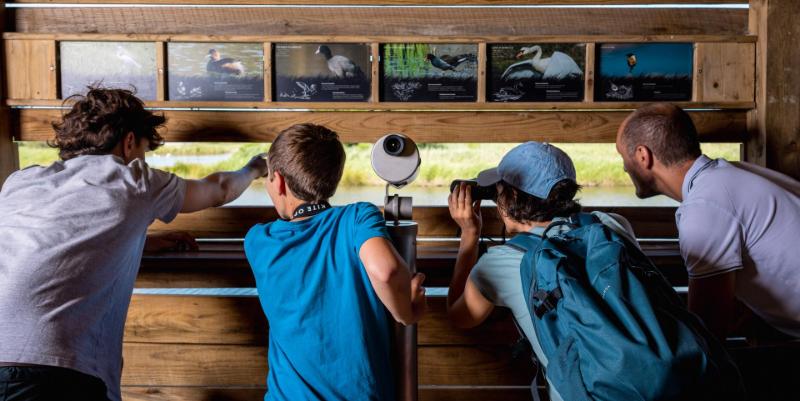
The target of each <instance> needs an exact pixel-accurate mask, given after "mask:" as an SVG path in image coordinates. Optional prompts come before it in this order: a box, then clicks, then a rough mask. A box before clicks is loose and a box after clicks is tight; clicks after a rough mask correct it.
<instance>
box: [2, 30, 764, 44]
mask: <svg viewBox="0 0 800 401" xmlns="http://www.w3.org/2000/svg"><path fill="white" fill-rule="evenodd" d="M3 38H4V39H14V40H57V41H64V40H73V41H74V40H83V41H93V42H94V41H101V42H102V41H114V42H119V41H123V42H124V41H138V42H214V41H219V42H266V41H269V42H299V43H348V42H351V43H368V42H372V43H403V42H414V41H419V39H420V37H419V36H396V35H394V36H393V35H355V34H340V35H334V34H331V35H264V34H235V35H221V34H208V33H205V34H166V33H160V34H159V33H103V34H100V33H74V32H72V31H65V32H6V33H4V34H3ZM756 40H757V38H756V36H754V35H747V34H647V35H644V34H638V35H637V34H634V35H617V34H609V33H603V32H596V33H592V34H564V35H524V34H519V35H513V36H509V35H475V34H470V33H468V34H464V35H458V36H454V35H449V36H445V37H425V41H426V42H427V43H452V42H470V43H473V42H478V43H482V42H489V43H531V42H533V43H562V42H566V43H595V42H596V43H608V42H615V43H617V42H621V43H639V42H715V43H716V42H724V43H755V42H756Z"/></svg>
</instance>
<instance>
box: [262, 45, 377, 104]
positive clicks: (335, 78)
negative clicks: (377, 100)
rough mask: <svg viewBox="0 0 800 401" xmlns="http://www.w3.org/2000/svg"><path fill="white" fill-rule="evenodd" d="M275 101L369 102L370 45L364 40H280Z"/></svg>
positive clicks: (277, 47)
mask: <svg viewBox="0 0 800 401" xmlns="http://www.w3.org/2000/svg"><path fill="white" fill-rule="evenodd" d="M273 55H274V58H273V65H274V66H275V80H274V84H275V85H274V88H275V90H274V91H275V100H277V101H284V102H365V101H367V100H369V96H370V92H371V90H370V81H371V79H370V77H371V71H372V67H371V65H372V64H371V62H370V47H369V45H367V44H362V43H276V44H275V48H274V50H273Z"/></svg>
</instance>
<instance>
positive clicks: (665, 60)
mask: <svg viewBox="0 0 800 401" xmlns="http://www.w3.org/2000/svg"><path fill="white" fill-rule="evenodd" d="M596 57H597V60H598V63H597V68H596V70H595V77H596V81H595V99H598V100H608V101H660V100H670V101H675V100H690V99H691V98H692V76H693V71H694V45H693V44H692V43H602V44H599V45H598V46H597V56H596Z"/></svg>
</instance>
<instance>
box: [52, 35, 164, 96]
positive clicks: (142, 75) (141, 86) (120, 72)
mask: <svg viewBox="0 0 800 401" xmlns="http://www.w3.org/2000/svg"><path fill="white" fill-rule="evenodd" d="M59 62H60V65H61V97H62V98H67V97H69V96H71V95H74V94H81V93H85V92H86V90H87V86H89V85H95V86H101V87H104V88H120V89H130V90H133V91H135V92H136V95H137V96H139V97H140V98H141V99H144V100H155V99H156V86H157V75H156V48H155V44H153V43H146V42H69V41H67V42H61V43H60V44H59Z"/></svg>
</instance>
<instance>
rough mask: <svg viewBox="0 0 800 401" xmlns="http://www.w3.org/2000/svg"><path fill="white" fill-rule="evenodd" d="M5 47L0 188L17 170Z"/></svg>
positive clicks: (0, 66)
mask: <svg viewBox="0 0 800 401" xmlns="http://www.w3.org/2000/svg"><path fill="white" fill-rule="evenodd" d="M5 20H6V6H5V2H0V33H2V32H5ZM5 65H6V59H5V46H4V43H3V42H2V41H0V188H2V185H3V183H4V182H5V180H6V178H7V177H8V176H9V175H10V174H11V173H13V172H14V171H15V170H17V169H18V168H19V166H18V165H19V157H18V155H17V147H16V145H15V144H14V138H13V136H12V130H11V121H10V118H11V112H10V111H9V109H8V107H7V106H6V85H5V79H6V71H5Z"/></svg>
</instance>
